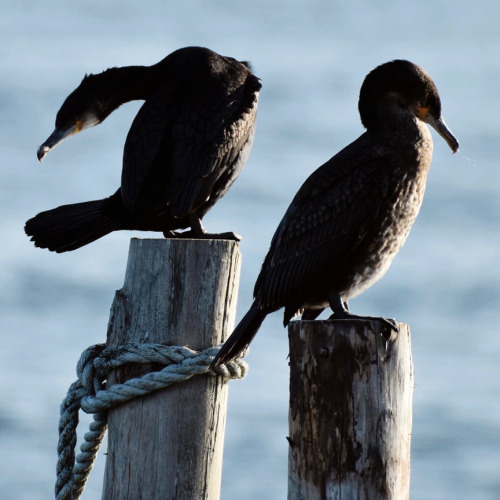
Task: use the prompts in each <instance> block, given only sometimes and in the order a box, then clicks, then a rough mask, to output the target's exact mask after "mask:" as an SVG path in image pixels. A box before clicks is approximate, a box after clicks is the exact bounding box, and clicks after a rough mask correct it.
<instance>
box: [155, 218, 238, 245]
mask: <svg viewBox="0 0 500 500" xmlns="http://www.w3.org/2000/svg"><path fill="white" fill-rule="evenodd" d="M189 224H190V226H191V229H190V230H189V231H183V232H182V233H179V232H178V231H171V230H169V231H163V236H165V238H188V239H196V240H234V241H240V240H241V236H240V235H239V234H236V233H233V232H232V231H230V232H227V233H207V231H206V230H205V228H204V227H203V225H202V223H201V219H200V218H199V217H198V216H197V215H196V214H191V215H190V216H189Z"/></svg>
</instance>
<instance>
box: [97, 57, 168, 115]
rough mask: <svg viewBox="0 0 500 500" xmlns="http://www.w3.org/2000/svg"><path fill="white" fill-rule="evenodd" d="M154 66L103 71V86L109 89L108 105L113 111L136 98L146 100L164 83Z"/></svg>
mask: <svg viewBox="0 0 500 500" xmlns="http://www.w3.org/2000/svg"><path fill="white" fill-rule="evenodd" d="M159 76H160V75H159V73H158V72H157V71H155V68H154V66H126V67H122V68H111V69H108V70H107V71H105V72H104V73H102V79H103V82H102V84H103V87H104V88H105V89H107V90H108V95H109V98H108V100H107V105H106V107H107V108H108V110H109V113H111V111H113V110H115V109H116V108H118V107H119V106H120V105H122V104H124V103H126V102H129V101H135V100H145V99H147V98H148V96H149V95H150V94H151V93H152V92H153V91H154V90H156V89H157V88H158V87H159V86H161V85H162V83H163V82H162V81H161V78H159Z"/></svg>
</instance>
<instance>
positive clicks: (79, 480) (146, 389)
mask: <svg viewBox="0 0 500 500" xmlns="http://www.w3.org/2000/svg"><path fill="white" fill-rule="evenodd" d="M219 349H220V346H218V347H211V348H209V349H206V350H205V351H202V352H197V351H193V350H192V349H189V348H187V347H181V346H165V345H163V344H139V343H131V344H126V345H122V346H120V347H117V348H106V345H105V344H96V345H94V346H91V347H89V348H88V349H86V350H85V351H84V352H83V353H82V355H81V357H80V360H79V361H78V365H77V376H78V380H76V381H75V382H73V384H71V386H70V388H69V390H68V394H67V395H66V398H65V399H64V401H63V403H62V405H61V416H60V419H59V443H58V446H57V451H58V461H57V480H56V487H55V493H56V499H57V500H77V499H78V498H80V495H81V494H82V492H83V489H84V487H85V483H86V481H87V479H88V476H89V474H90V471H91V469H92V466H93V464H94V461H95V459H96V456H97V452H98V450H99V446H100V445H101V442H102V440H103V438H104V434H105V432H106V429H107V412H108V410H109V409H111V408H113V407H115V406H117V405H119V404H121V403H124V402H126V401H130V400H131V399H134V398H137V397H141V396H145V395H146V394H150V393H152V392H154V391H157V390H159V389H164V388H165V387H168V386H170V385H172V384H175V383H178V382H184V381H185V380H188V379H190V378H191V377H193V376H194V375H203V374H208V375H213V376H216V375H219V376H222V377H223V378H224V379H225V380H230V379H240V378H243V377H244V376H245V375H246V373H247V371H248V365H247V363H245V362H244V361H243V360H241V359H235V360H233V361H230V362H228V363H227V364H225V365H220V366H218V367H217V368H215V369H209V366H210V363H211V362H212V361H213V359H214V357H215V355H216V354H217V352H218V351H219ZM131 363H134V364H138V365H140V364H146V363H158V364H161V365H164V366H165V368H163V369H161V370H159V371H156V372H150V373H147V374H145V375H143V376H141V377H136V378H133V379H130V380H128V381H126V382H125V383H123V384H115V385H113V386H112V387H110V388H109V389H105V381H106V379H107V377H108V375H109V373H110V372H111V371H112V370H115V369H116V368H119V367H120V366H123V365H124V364H128V365H130V364H131ZM80 409H82V410H83V411H84V412H85V413H91V414H93V417H94V421H93V422H92V423H91V424H90V426H89V432H87V433H86V434H85V436H84V441H83V443H82V444H81V446H80V451H81V453H80V454H79V455H78V456H77V457H76V461H75V448H76V441H77V437H76V429H77V426H78V412H79V410H80Z"/></svg>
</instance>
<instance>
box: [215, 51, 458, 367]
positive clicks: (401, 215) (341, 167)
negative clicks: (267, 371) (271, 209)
mask: <svg viewBox="0 0 500 500" xmlns="http://www.w3.org/2000/svg"><path fill="white" fill-rule="evenodd" d="M359 112H360V115H361V121H362V123H363V125H364V126H365V127H366V129H367V130H366V132H365V133H364V134H362V135H361V136H360V137H359V138H358V139H356V140H355V141H354V142H353V143H352V144H350V145H349V146H347V147H346V148H345V149H343V150H342V151H340V152H339V153H338V154H336V155H335V156H334V157H333V158H331V159H330V160H329V161H328V162H326V163H325V164H324V165H322V166H321V167H319V168H318V169H317V170H316V171H315V172H313V174H312V175H311V176H310V177H309V178H308V179H307V180H306V181H305V183H304V184H303V185H302V187H301V188H300V189H299V191H298V193H297V194H296V195H295V198H294V199H293V201H292V203H291V205H290V206H289V208H288V210H287V211H286V213H285V215H284V217H283V219H282V221H281V223H280V224H279V226H278V229H277V230H276V233H275V234H274V237H273V239H272V241H271V248H270V250H269V252H268V254H267V256H266V258H265V260H264V264H263V265H262V270H261V272H260V274H259V277H258V278H257V282H256V284H255V290H254V302H253V304H252V306H251V307H250V309H249V311H248V312H247V313H246V315H245V316H244V317H243V319H242V320H241V321H240V323H239V324H238V326H237V327H236V329H235V330H234V332H233V333H232V335H231V336H230V337H229V339H228V340H227V341H226V342H225V344H224V345H223V347H222V349H221V351H220V352H219V354H218V355H217V357H216V359H215V360H214V362H213V365H214V366H216V365H218V364H220V363H222V362H226V361H228V360H230V359H232V358H234V357H235V356H237V355H238V354H239V353H240V352H241V351H243V350H244V349H245V348H246V347H247V346H248V345H249V344H250V342H251V341H252V339H253V337H254V336H255V334H256V333H257V331H258V329H259V327H260V325H261V324H262V322H263V321H264V318H265V317H266V316H267V315H268V314H269V313H271V312H273V311H276V310H277V309H280V308H282V307H284V308H285V314H284V324H285V326H286V325H287V324H288V322H289V321H290V320H291V318H292V317H294V316H295V315H296V314H297V313H300V312H303V315H302V318H303V319H315V318H316V317H317V316H318V315H319V314H320V313H321V311H323V310H324V309H325V308H327V307H328V306H330V307H331V309H332V310H333V316H332V319H336V318H341V319H342V318H366V317H363V316H356V315H353V314H351V313H349V311H348V309H347V301H348V300H350V299H352V298H353V297H356V296H357V295H359V294H360V293H362V292H363V291H364V290H366V289H367V288H368V287H370V286H371V285H372V284H373V283H375V282H376V281H377V280H379V279H380V278H381V277H382V276H383V275H384V273H385V272H386V271H387V269H388V268H389V265H390V264H391V262H392V260H393V259H394V256H395V255H396V253H397V252H398V250H399V249H400V248H401V246H402V245H403V243H404V242H405V240H406V238H407V236H408V233H409V232H410V228H411V226H412V224H413V223H414V221H415V219H416V217H417V214H418V211H419V209H420V205H421V203H422V199H423V196H424V189H425V181H426V177H427V171H428V169H429V166H430V162H431V157H432V138H431V135H430V132H429V129H428V128H427V126H426V125H425V124H426V123H427V124H429V125H431V126H432V127H433V128H434V129H435V130H436V131H437V132H438V133H439V135H441V137H443V139H444V140H445V141H446V142H447V143H448V145H449V147H450V148H451V150H452V151H453V152H456V151H457V150H458V141H457V140H456V139H455V137H454V136H453V134H452V133H451V132H450V130H449V129H448V127H447V126H446V124H445V122H444V120H443V119H442V117H441V102H440V99H439V94H438V91H437V88H436V86H435V84H434V82H433V81H432V79H431V78H430V76H429V75H428V74H427V73H426V72H425V71H424V70H423V69H421V68H420V67H418V66H417V65H415V64H412V63H411V62H408V61H404V60H395V61H392V62H388V63H386V64H383V65H381V66H379V67H377V68H375V69H374V70H373V71H372V72H371V73H369V74H368V76H367V77H366V78H365V80H364V83H363V85H362V87H361V92H360V97H359ZM378 319H382V320H383V321H386V322H387V321H388V320H385V319H383V318H378ZM388 326H392V325H391V323H388ZM392 327H393V328H394V329H395V327H394V326H392Z"/></svg>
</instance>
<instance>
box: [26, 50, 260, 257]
mask: <svg viewBox="0 0 500 500" xmlns="http://www.w3.org/2000/svg"><path fill="white" fill-rule="evenodd" d="M260 88H261V84H260V82H259V79H258V78H257V77H256V76H255V75H253V74H252V72H251V69H250V66H249V64H248V63H247V62H239V61H236V60H235V59H233V58H231V57H224V56H221V55H219V54H217V53H215V52H213V51H211V50H209V49H206V48H202V47H186V48H183V49H179V50H177V51H175V52H173V53H172V54H170V55H169V56H167V57H166V58H165V59H163V60H162V61H160V62H159V63H157V64H154V65H153V66H128V67H123V68H111V69H108V70H106V71H104V72H103V73H100V74H97V75H89V76H85V78H84V79H83V81H82V82H81V84H80V85H79V86H78V88H77V89H76V90H75V91H73V92H72V93H71V94H70V95H69V96H68V97H67V99H66V100H65V101H64V103H63V105H62V106H61V109H60V110H59V112H58V113H57V117H56V128H55V130H54V132H53V133H52V135H51V136H50V137H49V138H48V139H47V140H46V141H45V143H44V144H42V146H40V148H39V149H38V159H39V160H42V159H43V158H44V156H45V155H46V154H47V153H48V152H49V151H50V150H51V149H52V148H54V147H55V146H57V145H58V144H59V143H60V142H61V141H62V140H64V139H65V138H66V137H69V136H71V135H74V134H76V133H78V132H80V131H82V130H85V129H86V128H89V127H93V126H94V125H97V124H99V123H101V122H102V121H103V120H104V119H105V118H106V117H107V116H108V115H109V114H110V113H111V112H113V111H114V110H115V109H116V108H118V107H119V106H120V105H121V104H123V103H125V102H128V101H132V100H135V99H144V100H145V101H146V102H145V103H144V104H143V106H142V107H141V109H140V110H139V112H138V114H137V116H136V117H135V119H134V122H133V123H132V127H131V128H130V131H129V133H128V136H127V140H126V142H125V148H124V153H123V170H122V179H121V187H120V188H119V189H118V191H116V193H115V194H114V195H112V196H110V197H109V198H106V199H103V200H96V201H88V202H84V203H76V204H72V205H65V206H61V207H59V208H56V209H53V210H49V211H47V212H42V213H40V214H38V215H37V216H36V217H34V218H33V219H30V220H29V221H28V222H27V223H26V227H25V231H26V234H27V235H28V236H31V237H32V238H31V240H32V241H34V243H35V245H36V246H38V247H42V248H48V249H49V250H52V251H56V252H66V251H69V250H75V249H76V248H79V247H81V246H83V245H87V244H88V243H91V242H92V241H95V240H97V239H98V238H101V237H102V236H104V235H106V234H108V233H110V232H111V231H117V230H120V229H137V230H144V231H162V232H163V233H164V234H165V236H167V237H170V236H176V235H177V233H175V232H174V231H175V230H177V229H185V228H188V227H190V228H191V230H190V231H188V232H187V233H186V232H185V233H182V235H183V236H189V237H195V238H229V239H239V238H238V237H237V236H236V235H235V234H234V233H232V232H228V233H221V234H209V233H206V232H205V230H204V228H203V226H202V224H201V219H202V218H203V216H204V215H205V214H206V213H207V212H208V210H210V208H212V206H213V205H214V204H215V203H216V202H217V201H218V200H219V199H220V198H221V197H222V196H224V194H225V193H226V192H227V190H228V189H229V187H230V186H231V185H232V183H233V182H234V180H235V179H236V177H237V176H238V174H239V173H240V171H241V169H242V168H243V165H244V164H245V161H246V159H247V157H248V154H249V152H250V149H251V147H252V142H253V137H254V133H255V122H256V113H257V102H258V95H259V90H260Z"/></svg>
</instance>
